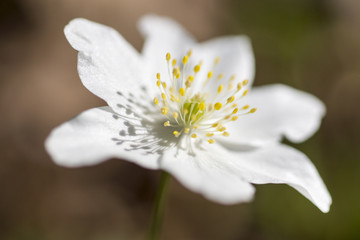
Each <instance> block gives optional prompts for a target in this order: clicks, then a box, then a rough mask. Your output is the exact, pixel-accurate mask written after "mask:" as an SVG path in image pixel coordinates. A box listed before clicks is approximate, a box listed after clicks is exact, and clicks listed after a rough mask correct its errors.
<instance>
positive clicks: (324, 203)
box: [231, 144, 331, 212]
mask: <svg viewBox="0 0 360 240" xmlns="http://www.w3.org/2000/svg"><path fill="white" fill-rule="evenodd" d="M231 154H232V156H233V158H236V160H237V161H236V164H237V168H239V169H242V171H243V172H242V176H243V177H244V178H245V179H246V180H247V181H249V182H251V183H255V184H265V183H286V184H288V185H290V186H292V187H293V188H295V189H296V190H298V191H299V192H300V193H301V194H303V195H304V196H305V197H306V198H308V199H309V200H310V201H311V202H313V203H314V204H315V205H316V206H317V207H318V208H319V209H320V210H321V211H323V212H328V211H329V208H330V205H331V197H330V194H329V192H328V190H327V189H326V186H325V185H324V183H323V181H322V180H321V178H320V176H319V174H318V172H317V170H316V168H315V167H314V165H313V164H312V163H311V161H310V160H309V159H308V158H307V156H305V155H304V154H303V153H301V152H299V151H298V150H296V149H293V148H291V147H289V146H286V145H280V144H275V145H273V146H267V147H266V148H257V149H252V150H249V151H242V152H240V151H232V152H231Z"/></svg>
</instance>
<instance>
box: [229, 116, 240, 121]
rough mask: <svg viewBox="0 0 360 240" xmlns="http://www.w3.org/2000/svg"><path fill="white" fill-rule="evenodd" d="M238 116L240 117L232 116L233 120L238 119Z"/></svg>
mask: <svg viewBox="0 0 360 240" xmlns="http://www.w3.org/2000/svg"><path fill="white" fill-rule="evenodd" d="M238 118H239V117H238V116H233V117H232V118H231V121H236V120H237V119H238Z"/></svg>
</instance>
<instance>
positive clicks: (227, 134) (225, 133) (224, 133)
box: [222, 132, 230, 137]
mask: <svg viewBox="0 0 360 240" xmlns="http://www.w3.org/2000/svg"><path fill="white" fill-rule="evenodd" d="M222 135H223V136H225V137H228V136H230V133H229V132H223V134H222Z"/></svg>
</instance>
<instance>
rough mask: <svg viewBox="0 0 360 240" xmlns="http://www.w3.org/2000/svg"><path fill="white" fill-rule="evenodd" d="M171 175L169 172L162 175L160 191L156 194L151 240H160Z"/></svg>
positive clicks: (150, 232)
mask: <svg viewBox="0 0 360 240" xmlns="http://www.w3.org/2000/svg"><path fill="white" fill-rule="evenodd" d="M169 180H170V174H168V173H167V172H162V173H161V179H160V184H159V188H158V191H157V193H156V200H155V203H154V210H153V215H152V220H151V225H150V231H149V238H148V239H149V240H158V239H160V233H161V226H162V223H163V219H164V213H165V205H166V204H165V203H166V191H167V188H168V185H169Z"/></svg>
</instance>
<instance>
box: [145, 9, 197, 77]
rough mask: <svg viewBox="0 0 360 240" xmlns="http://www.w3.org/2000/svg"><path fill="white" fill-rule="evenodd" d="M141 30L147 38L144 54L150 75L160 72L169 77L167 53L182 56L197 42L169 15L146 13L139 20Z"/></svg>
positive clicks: (177, 56) (174, 56)
mask: <svg viewBox="0 0 360 240" xmlns="http://www.w3.org/2000/svg"><path fill="white" fill-rule="evenodd" d="M138 27H139V31H140V33H141V34H142V35H143V36H144V38H145V43H144V46H143V50H142V54H143V56H144V59H145V60H146V63H147V71H148V73H149V74H150V75H149V76H150V77H153V78H154V77H155V76H156V73H160V74H161V76H163V79H165V78H167V77H168V65H167V61H166V54H167V53H170V54H171V57H172V59H174V58H177V60H178V63H179V62H180V61H181V59H180V58H182V57H183V56H184V54H186V52H187V51H189V49H190V48H191V47H192V46H193V45H194V44H195V42H196V41H195V39H194V38H193V37H192V36H191V35H190V34H189V33H188V32H187V31H186V30H185V29H184V28H183V27H182V26H181V25H180V24H178V23H177V22H175V21H174V20H172V19H170V18H167V17H160V16H156V15H146V16H144V17H142V18H141V19H140V21H139V25H138Z"/></svg>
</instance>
